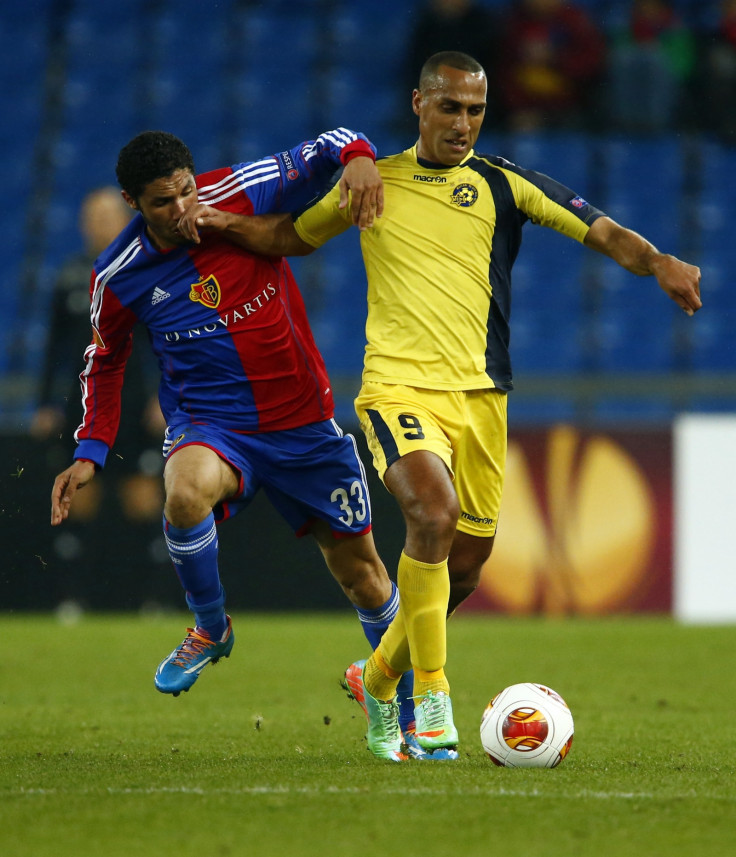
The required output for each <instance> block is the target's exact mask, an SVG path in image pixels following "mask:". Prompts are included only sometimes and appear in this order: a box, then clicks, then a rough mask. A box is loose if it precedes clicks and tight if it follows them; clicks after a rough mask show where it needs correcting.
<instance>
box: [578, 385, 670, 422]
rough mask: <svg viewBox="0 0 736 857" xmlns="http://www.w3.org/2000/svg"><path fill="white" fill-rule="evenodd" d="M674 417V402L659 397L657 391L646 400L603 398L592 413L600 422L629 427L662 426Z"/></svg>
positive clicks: (598, 401) (620, 397)
mask: <svg viewBox="0 0 736 857" xmlns="http://www.w3.org/2000/svg"><path fill="white" fill-rule="evenodd" d="M674 415H675V410H674V406H673V404H672V402H671V401H670V400H669V399H668V398H667V397H666V396H658V395H657V394H656V391H653V392H652V395H651V396H647V397H646V398H628V397H625V396H602V397H601V398H599V399H598V400H597V401H596V402H595V404H594V407H593V412H592V416H593V418H594V419H595V420H598V421H600V422H603V423H607V424H610V423H622V424H628V425H642V424H644V425H646V424H653V425H660V424H662V423H668V422H670V421H671V420H672V418H673V417H674Z"/></svg>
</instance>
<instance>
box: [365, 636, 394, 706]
mask: <svg viewBox="0 0 736 857" xmlns="http://www.w3.org/2000/svg"><path fill="white" fill-rule="evenodd" d="M400 678H401V673H400V672H396V671H395V670H392V669H391V667H389V666H388V664H387V663H386V662H385V661H384V659H383V657H382V656H381V652H380V646H379V647H378V649H376V650H375V651H374V652H373V654H372V655H371V656H370V658H368V660H367V661H366V664H365V667H363V685H364V686H365V689H366V690H367V691H368V693H370V695H371V696H372V697H373V698H374V699H381V700H383V701H384V702H386V701H388V700H389V699H393V698H394V697H395V696H396V685H397V684H398V683H399V679H400Z"/></svg>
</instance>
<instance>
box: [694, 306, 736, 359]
mask: <svg viewBox="0 0 736 857" xmlns="http://www.w3.org/2000/svg"><path fill="white" fill-rule="evenodd" d="M689 327H690V330H689V333H690V348H691V352H690V353H691V365H692V368H693V369H694V370H695V371H699V372H734V371H736V307H732V308H729V309H723V310H719V311H718V312H709V311H707V310H706V309H705V308H704V309H703V310H701V311H700V312H699V313H698V314H697V315H696V316H695V317H694V318H692V319H691V325H689Z"/></svg>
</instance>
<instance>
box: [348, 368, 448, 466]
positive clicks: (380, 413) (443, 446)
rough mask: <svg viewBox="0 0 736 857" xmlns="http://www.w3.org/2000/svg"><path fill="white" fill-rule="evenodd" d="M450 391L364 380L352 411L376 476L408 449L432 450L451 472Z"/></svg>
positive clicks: (408, 450) (406, 453) (404, 454)
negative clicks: (355, 416)
mask: <svg viewBox="0 0 736 857" xmlns="http://www.w3.org/2000/svg"><path fill="white" fill-rule="evenodd" d="M454 396H455V394H453V393H438V392H436V391H433V390H418V389H416V388H413V387H405V386H399V385H389V384H377V383H372V382H369V383H366V384H364V385H363V387H362V389H361V391H360V394H359V395H358V398H357V399H356V400H355V411H356V413H357V415H358V419H359V420H360V425H361V428H362V430H363V433H364V435H365V438H366V442H367V444H368V449H369V450H370V453H371V456H372V457H373V464H374V466H375V468H376V471H377V472H378V475H379V476H380V478H381V479H382V480H384V481H385V479H384V477H385V474H386V471H387V469H388V468H389V467H391V466H392V465H393V464H394V463H395V462H397V461H399V459H401V458H403V457H404V456H407V455H408V454H409V453H411V452H416V451H423V452H431V453H434V455H436V456H437V457H439V458H440V460H441V461H442V462H443V463H444V465H445V467H446V468H447V471H448V472H449V473H450V474H452V472H453V449H452V443H451V440H450V436H451V434H452V433H453V432H454V431H456V430H457V416H456V414H455V413H454V411H455V408H454V403H453V397H454Z"/></svg>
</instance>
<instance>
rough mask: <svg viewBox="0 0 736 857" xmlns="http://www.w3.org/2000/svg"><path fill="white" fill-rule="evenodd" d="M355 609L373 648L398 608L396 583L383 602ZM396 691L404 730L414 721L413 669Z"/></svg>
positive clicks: (400, 723) (403, 677)
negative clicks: (386, 599) (371, 606)
mask: <svg viewBox="0 0 736 857" xmlns="http://www.w3.org/2000/svg"><path fill="white" fill-rule="evenodd" d="M353 606H355V605H353ZM355 610H356V612H357V614H358V619H360V624H361V625H362V626H363V633H364V634H365V636H366V639H367V640H368V642H369V643H370V644H371V648H372V649H375V648H376V647H377V646H378V644H379V643H380V642H381V637H382V636H383V634H384V631H385V630H386V628H388V626H389V625H390V624H391V621H392V619H393V618H394V616H395V615H396V614H397V612H398V610H399V590H398V589H397V587H396V584H395V583H393V582H392V583H391V596H390V598H389V599H388V601H387V602H386V603H385V604H382V605H381V606H380V607H376V608H374V609H373V610H366V609H365V608H364V607H355ZM396 693H397V696H398V701H399V726H401V729H402V730H405V729H406V728H407V727H408V726H409V724H410V723H413V722H414V700H413V699H412V696H413V694H414V670H409V672H406V673H404V675H403V676H402V677H401V678H400V679H399V686H398V688H397V690H396Z"/></svg>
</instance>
